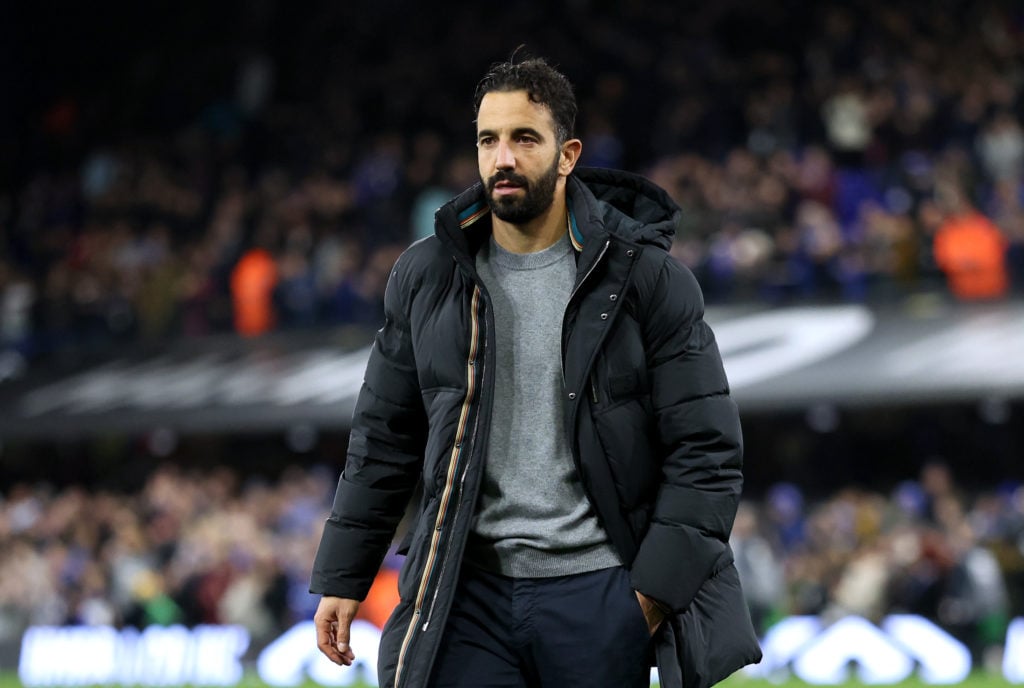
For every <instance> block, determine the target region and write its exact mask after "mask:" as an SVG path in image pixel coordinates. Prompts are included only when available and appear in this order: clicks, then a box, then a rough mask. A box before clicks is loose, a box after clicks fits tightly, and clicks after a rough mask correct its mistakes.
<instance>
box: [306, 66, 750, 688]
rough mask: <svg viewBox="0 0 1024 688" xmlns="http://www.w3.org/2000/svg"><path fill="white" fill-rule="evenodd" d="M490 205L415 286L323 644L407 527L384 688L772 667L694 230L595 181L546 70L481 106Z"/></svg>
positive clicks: (326, 575) (562, 683)
mask: <svg viewBox="0 0 1024 688" xmlns="http://www.w3.org/2000/svg"><path fill="white" fill-rule="evenodd" d="M475 105H476V114H477V120H476V125H477V152H478V162H479V167H480V179H481V182H480V184H477V185H475V186H474V187H472V188H471V189H469V190H468V191H466V192H464V193H463V194H461V195H460V196H458V197H457V198H455V199H453V200H452V201H451V202H449V203H448V204H446V205H445V206H443V207H442V208H441V209H440V210H439V211H438V212H437V218H436V232H435V236H433V237H428V238H427V239H424V240H422V241H420V242H417V243H416V244H414V245H413V246H412V247H410V248H409V249H408V250H407V251H406V252H405V253H404V254H403V255H402V257H401V258H399V260H398V261H397V263H396V265H395V268H394V270H393V271H392V274H391V278H390V282H389V286H388V289H387V294H386V296H385V311H386V313H385V315H386V319H385V323H384V326H383V327H382V328H381V330H380V331H379V332H378V334H377V338H376V341H375V344H374V347H373V350H372V353H371V355H370V361H369V364H368V366H367V371H366V378H365V382H364V385H363V388H362V390H361V392H360V396H359V401H358V402H357V405H356V410H355V414H354V417H353V427H352V435H351V440H350V443H349V454H348V459H347V463H346V466H345V469H344V471H343V474H342V476H341V478H340V480H339V483H338V490H337V494H336V497H335V501H334V507H333V509H332V513H331V516H330V518H329V519H328V521H327V523H326V526H325V529H324V534H323V539H322V541H321V544H320V549H319V551H318V553H317V557H316V561H315V564H314V570H313V580H312V585H311V591H312V592H314V593H319V594H322V595H323V597H322V599H321V602H320V606H319V608H318V610H317V613H316V617H315V621H316V626H317V643H318V645H319V647H320V649H321V651H323V652H324V654H326V655H327V656H328V657H329V658H330V659H331V660H332V661H334V662H336V663H339V664H346V665H347V664H350V663H351V662H352V661H353V659H354V651H353V648H350V647H349V645H348V641H349V624H350V623H351V621H352V618H353V617H354V616H355V614H356V611H357V609H358V605H359V600H361V599H363V598H364V597H365V595H366V592H367V590H368V589H369V587H370V584H371V582H372V580H373V577H374V574H375V572H376V571H377V567H378V566H379V564H380V562H381V560H382V558H383V556H384V554H385V552H386V550H387V548H388V546H389V545H390V543H391V539H392V537H393V534H394V531H395V529H396V526H397V524H398V522H399V520H400V519H401V517H402V515H403V513H404V510H405V508H406V504H407V502H408V501H409V499H410V496H411V495H412V494H413V491H414V490H415V488H416V487H417V484H421V485H422V498H421V500H420V501H419V504H418V505H417V506H416V507H415V515H416V519H415V523H414V525H413V526H412V527H411V528H410V530H409V535H408V536H407V537H406V541H405V542H404V543H403V544H402V547H401V548H400V551H402V552H407V559H406V561H405V564H404V566H403V569H402V572H401V574H400V576H399V592H400V596H401V602H400V603H399V605H398V607H397V608H396V609H395V611H394V613H393V614H392V616H391V618H390V620H389V621H388V623H387V625H386V627H385V629H384V632H383V636H382V639H381V645H380V654H379V677H380V681H381V685H382V686H396V687H397V688H415V687H420V686H431V687H432V688H433V687H440V686H466V687H469V686H472V687H474V688H477V687H480V686H519V687H523V686H545V687H547V686H552V687H557V688H568V687H570V686H609V687H612V686H614V687H615V688H619V687H633V686H637V687H638V686H646V685H647V684H648V680H649V679H648V677H649V667H650V660H651V658H652V656H654V655H656V657H657V662H658V666H659V669H660V675H661V682H662V686H683V685H685V686H687V687H691V686H692V687H696V686H707V685H710V684H711V683H714V682H715V681H717V680H719V679H721V678H723V677H725V676H726V675H728V674H729V673H731V672H732V671H734V670H735V669H737V668H739V667H740V666H742V665H744V664H746V663H748V662H752V661H757V660H758V659H759V658H760V651H759V649H758V647H757V642H756V638H755V637H754V635H753V630H752V628H751V626H750V618H749V614H748V612H747V610H746V607H745V606H744V604H743V598H742V591H741V590H740V587H739V581H738V578H737V575H736V571H735V568H734V567H733V566H732V555H731V552H730V551H729V548H728V544H727V542H728V537H729V531H730V529H731V526H732V520H733V516H734V514H735V510H736V505H737V501H738V499H739V493H740V487H741V483H742V475H741V465H742V443H741V436H740V427H739V421H738V417H737V412H736V408H735V405H734V404H733V402H732V400H731V399H730V397H729V391H728V383H727V381H726V378H725V374H724V371H723V369H722V365H721V359H720V357H719V354H718V350H717V347H716V345H715V341H714V337H713V335H712V333H711V331H710V329H709V328H708V327H707V325H706V324H705V323H704V321H703V320H702V312H703V303H702V297H701V294H700V290H699V288H698V286H697V284H696V282H695V280H694V279H693V277H692V275H691V274H690V273H689V272H688V271H687V270H686V269H685V268H683V267H682V266H680V265H679V264H678V263H677V262H675V261H674V260H673V259H671V258H670V257H669V256H668V254H667V252H666V249H667V248H668V247H669V244H670V239H671V234H672V230H673V226H674V225H675V222H676V218H677V215H678V213H679V210H678V208H677V207H676V205H675V204H674V203H673V202H672V201H671V200H670V199H669V198H668V196H667V195H666V194H665V192H664V191H662V190H661V189H659V188H657V187H655V186H653V185H652V184H651V183H649V182H647V181H646V180H644V179H642V178H640V177H636V176H633V175H630V174H626V173H623V172H616V171H610V170H584V169H580V170H577V169H576V163H577V161H578V160H579V157H580V153H581V150H582V143H581V142H580V141H579V140H578V139H575V138H572V135H573V126H574V120H575V116H576V103H575V98H574V96H573V93H572V87H571V86H570V84H569V82H568V80H567V79H566V78H565V77H564V76H563V75H561V74H560V73H558V72H557V71H555V70H554V69H552V68H551V67H550V66H548V65H547V64H546V63H545V62H544V61H542V60H536V59H534V60H526V61H523V62H520V63H511V62H510V63H503V64H499V65H496V66H495V67H494V68H492V70H491V71H490V72H489V73H488V74H487V75H486V76H485V77H484V79H483V80H482V81H481V82H480V84H479V85H478V87H477V93H476V99H475Z"/></svg>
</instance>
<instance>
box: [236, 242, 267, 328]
mask: <svg viewBox="0 0 1024 688" xmlns="http://www.w3.org/2000/svg"><path fill="white" fill-rule="evenodd" d="M277 279H278V274H277V261H275V260H274V256H272V255H271V253H270V251H268V250H267V249H266V248H264V247H262V246H259V245H257V246H254V247H253V248H251V249H249V250H248V251H246V252H245V253H244V254H243V255H242V257H241V258H240V259H239V260H238V263H237V264H236V265H235V269H234V270H232V272H231V301H232V303H233V305H234V311H235V331H237V332H238V333H239V334H241V335H243V336H246V337H253V336H256V335H259V334H263V333H264V332H267V331H269V330H271V329H273V327H274V324H275V322H276V317H275V313H274V287H276V286H277Z"/></svg>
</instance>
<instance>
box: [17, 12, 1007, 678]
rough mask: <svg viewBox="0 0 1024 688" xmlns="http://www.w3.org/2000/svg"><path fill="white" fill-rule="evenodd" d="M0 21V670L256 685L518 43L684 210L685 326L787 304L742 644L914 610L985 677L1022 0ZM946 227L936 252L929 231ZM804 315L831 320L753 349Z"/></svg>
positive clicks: (299, 607) (594, 130) (303, 579)
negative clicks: (105, 629)
mask: <svg viewBox="0 0 1024 688" xmlns="http://www.w3.org/2000/svg"><path fill="white" fill-rule="evenodd" d="M2 14H3V20H2V21H0V94H2V96H0V377H2V382H0V417H2V418H0V441H2V448H0V449H2V454H0V495H2V499H0V672H7V673H8V674H9V673H10V672H12V671H14V670H16V668H17V667H18V662H19V653H21V652H22V650H23V649H24V645H23V643H22V639H23V637H24V634H25V632H26V630H27V629H29V628H32V627H51V626H71V625H78V624H86V625H95V626H105V625H110V626H113V627H114V628H117V629H121V628H126V627H139V628H144V627H147V626H173V625H175V624H182V625H184V626H185V627H186V628H195V627H197V626H203V625H210V624H213V625H237V626H241V627H243V628H245V629H246V632H247V634H248V637H249V638H251V644H250V647H249V650H248V651H247V653H246V655H245V658H246V666H247V667H251V666H252V665H253V662H254V661H255V656H256V653H257V652H258V650H259V649H260V648H262V647H265V646H267V645H268V644H270V643H272V642H273V641H275V640H276V639H279V638H281V637H282V635H283V634H285V633H287V632H288V631H289V629H292V628H293V627H295V626H296V624H299V623H301V622H303V621H305V620H308V619H309V618H310V617H311V615H312V611H313V609H314V606H315V602H316V600H315V599H314V598H312V597H311V596H310V595H308V594H307V593H306V592H305V587H306V584H307V582H308V580H307V577H308V569H309V565H310V563H311V561H312V555H313V551H314V548H315V545H316V541H317V537H318V535H319V528H320V523H321V522H322V519H323V518H324V516H325V515H326V513H327V509H328V507H329V499H330V496H331V494H332V492H333V488H334V483H335V480H336V476H337V472H338V470H339V468H340V466H341V463H342V461H343V457H344V450H345V443H346V437H345V429H346V423H347V415H346V414H347V413H348V411H349V410H350V395H351V389H350V387H351V386H352V385H353V384H355V385H358V362H359V355H360V353H359V352H360V351H362V350H363V347H365V345H366V343H367V342H368V341H369V338H370V337H371V336H372V332H373V329H374V328H375V327H376V325H377V322H378V320H379V317H380V301H381V297H382V292H383V285H384V281H385V279H386V276H387V274H388V271H389V269H390V265H391V263H392V262H393V261H394V259H395V257H396V256H397V255H398V253H399V252H400V251H401V250H402V248H403V247H404V246H406V245H407V244H408V243H409V242H410V241H411V240H413V239H415V238H416V237H418V236H422V235H423V234H424V233H425V232H428V231H430V222H431V217H432V212H433V209H434V208H436V207H437V205H439V204H440V203H441V202H443V201H444V200H446V199H447V197H449V196H450V195H451V194H452V193H453V192H454V191H456V190H458V189H460V188H462V187H464V186H466V185H468V184H469V183H471V182H472V181H474V178H475V174H476V172H475V159H474V151H473V148H472V132H473V126H472V112H471V95H472V90H473V86H474V85H475V82H476V80H477V79H478V78H479V76H480V75H481V74H482V73H483V71H484V70H485V69H486V67H487V66H488V65H489V64H490V63H491V62H493V61H495V60H498V59H502V58H505V57H507V56H508V55H510V54H511V53H512V51H513V50H514V49H515V48H516V47H517V46H519V45H521V44H525V46H526V51H527V52H529V53H533V54H538V55H542V56H545V57H547V58H549V59H550V60H551V61H552V62H553V63H555V64H556V65H558V66H559V67H560V68H562V69H563V70H564V71H565V72H566V73H567V74H568V75H569V76H570V78H571V79H572V80H573V82H574V83H575V84H576V86H577V91H578V97H579V100H580V105H581V114H580V118H579V121H578V133H579V134H580V135H581V137H582V138H583V139H584V143H585V146H584V157H583V162H584V164H589V165H596V166H615V167H622V168H626V169H630V170H634V171H637V172H640V173H643V174H646V175H648V176H649V177H651V178H652V179H654V180H656V181H657V182H659V183H660V184H662V185H663V186H665V187H666V188H667V189H668V190H669V191H670V193H671V194H672V195H673V197H674V198H676V200H677V201H679V202H680V204H681V205H682V206H683V208H684V210H685V211H686V212H685V214H684V218H683V221H682V223H681V225H680V227H679V228H678V235H677V240H676V243H675V246H674V248H673V252H674V253H675V254H676V255H677V257H678V258H679V259H680V260H682V261H683V262H685V263H686V264H687V265H689V266H690V267H691V268H692V269H693V270H694V272H695V273H696V274H697V275H698V277H699V279H700V280H701V283H702V285H703V287H704V289H705V293H706V297H707V302H708V306H709V318H711V319H712V320H713V322H715V323H716V324H717V323H721V325H722V326H723V327H724V328H726V329H728V324H729V323H730V322H734V323H735V322H740V323H747V324H748V327H747V329H741V330H740V331H739V335H743V334H744V333H745V332H749V331H750V329H749V327H752V326H751V325H749V323H751V322H760V321H751V320H750V318H756V316H757V315H758V314H768V315H772V314H774V315H775V316H785V317H784V318H782V320H781V322H783V324H784V325H785V327H783V328H782V329H779V327H780V326H778V325H777V324H776V326H775V327H776V328H775V329H772V328H771V327H769V328H768V330H766V331H765V332H764V333H762V335H761V340H760V341H759V342H755V343H756V344H757V345H758V346H761V347H766V348H767V354H766V357H760V358H758V357H756V356H755V357H752V358H751V357H749V354H750V351H749V350H747V349H748V348H749V347H750V346H753V344H751V343H750V342H747V343H746V344H744V342H743V341H741V340H742V339H743V337H742V336H738V338H737V339H736V340H735V341H734V342H732V344H731V353H732V354H735V355H734V356H730V355H728V354H729V353H730V351H727V352H726V353H727V355H726V362H727V367H729V372H730V375H731V376H734V377H737V378H738V377H742V374H741V373H740V370H741V368H740V366H741V364H742V365H745V366H746V367H745V368H743V370H744V371H746V370H747V369H748V368H753V370H754V372H753V373H752V374H753V375H754V378H752V379H751V381H750V382H749V384H744V385H738V387H737V398H738V399H739V401H740V404H741V411H742V413H743V421H744V427H745V434H746V440H747V470H746V475H747V487H746V492H745V499H744V504H743V507H742V509H741V512H740V515H739V516H738V519H737V527H736V535H735V538H734V543H733V544H734V547H735V549H736V551H737V555H738V560H739V562H740V564H741V571H742V573H743V575H744V577H745V580H746V581H747V592H748V595H749V596H750V600H749V602H750V605H751V610H752V613H753V615H754V618H755V621H756V622H757V623H758V625H759V627H760V628H761V629H762V631H765V632H767V631H768V629H770V628H772V627H773V624H777V622H779V620H781V619H784V618H786V617H792V616H813V617H819V618H821V619H824V620H826V621H834V620H836V619H840V618H843V617H844V616H847V615H855V616H860V617H863V618H865V619H868V620H870V621H871V622H872V623H874V624H882V623H883V622H884V620H885V619H886V618H888V617H889V616H890V615H893V614H913V615H918V616H920V617H923V618H926V619H930V620H932V621H934V622H935V623H937V624H939V625H940V626H941V627H943V628H944V629H946V630H947V631H948V632H949V633H950V634H952V635H953V636H955V637H956V638H958V639H959V640H960V641H962V642H963V643H964V644H965V645H966V646H967V647H968V648H969V650H970V652H971V654H972V665H973V667H974V668H975V670H978V671H983V672H986V673H987V675H991V676H1000V675H1002V671H1003V667H1005V666H1006V664H1005V660H1006V658H1005V657H1004V656H1003V655H1004V650H1006V649H1007V647H1008V646H1007V645H1006V638H1007V637H1008V636H1007V633H1008V630H1009V629H1010V628H1012V626H1011V622H1012V620H1013V619H1015V618H1019V617H1022V616H1024V489H1022V482H1021V480H1022V478H1024V462H1022V458H1024V456H1022V454H1024V403H1022V399H1024V374H1022V373H1021V365H1022V363H1021V360H1020V359H1022V358H1024V357H1022V356H1021V352H1022V351H1024V343H1022V337H1024V334H1022V333H1024V316H1022V312H1021V305H1022V297H1024V187H1022V172H1024V129H1022V124H1021V123H1022V116H1024V98H1022V96H1024V61H1022V60H1024V33H1022V31H1024V7H1021V6H1020V5H1019V3H1015V2H1012V1H1005V2H999V1H996V0H986V1H978V2H962V1H958V0H939V1H936V2H930V3H915V2H880V1H877V2H876V1H874V0H858V1H855V2H843V3H829V2H802V1H799V0H752V1H743V2H740V1H728V0H722V1H720V2H716V3H690V2H684V3H679V2H669V1H667V0H666V1H658V0H655V1H651V2H639V1H636V2H601V1H597V0H591V1H588V0H562V1H559V2H552V3H532V2H527V1H516V2H510V3H503V4H488V3H474V4H465V5H453V4H447V5H445V6H444V7H441V6H439V5H438V6H432V5H431V3H412V2H407V1H404V0H379V1H378V2H374V3H368V4H364V3H335V2H312V3H307V4H304V5H303V6H301V7H298V6H294V5H292V4H286V3H283V2H277V1H275V0H257V1H255V2H222V3H209V4H205V3H165V2H159V3H151V4H134V3H131V4H130V3H118V2H109V3H93V4H71V3H56V2H40V3H34V4H31V5H30V4H28V3H12V4H10V5H7V6H5V7H4V9H3V12H2ZM957 218H959V219H960V220H961V221H962V222H961V223H960V224H961V225H963V224H967V225H969V231H970V232H971V233H970V234H968V237H969V239H968V240H967V241H966V242H964V241H959V242H958V241H957V240H956V239H948V240H944V239H940V238H939V237H941V236H942V235H943V234H944V233H945V234H946V235H947V236H952V233H953V229H952V225H953V224H954V222H953V220H955V219H957ZM939 245H942V246H944V247H943V248H941V249H939V250H936V247H937V246H939ZM963 261H968V262H971V263H973V264H975V265H980V268H978V269H977V270H975V271H974V272H973V273H971V275H969V276H967V277H966V278H965V277H964V275H963V273H958V272H956V268H955V266H956V265H957V264H960V263H962V262H963ZM744 318H747V320H744ZM787 318H788V319H787ZM826 318H834V319H828V320H823V319H826ZM823 321H824V322H827V323H830V324H835V326H836V328H838V329H839V330H841V329H842V326H843V323H847V324H850V323H852V325H851V327H853V328H854V329H855V330H857V327H858V326H857V325H856V323H861V325H862V327H861V328H860V329H859V330H857V332H855V333H853V334H851V335H850V338H849V341H847V342H846V343H845V344H843V345H840V344H837V345H836V347H838V348H833V349H828V347H825V349H822V350H821V351H819V352H818V353H817V354H815V355H813V356H811V355H808V354H806V352H804V354H802V355H803V356H804V358H802V359H800V360H792V361H790V362H789V363H788V364H787V365H785V366H782V367H772V366H773V365H774V364H775V363H777V362H778V357H779V356H783V354H784V353H785V352H786V351H789V349H787V348H786V347H785V346H781V348H777V349H773V348H772V347H773V346H778V342H777V341H776V340H778V339H785V338H786V336H787V333H789V332H792V331H793V330H800V331H803V330H804V329H807V328H810V329H811V330H813V329H814V323H815V322H823ZM864 323H868V324H866V325H865V324H864ZM734 329H735V328H734ZM832 334H835V333H834V332H833V333H832ZM826 335H828V333H825V334H822V333H818V334H809V335H808V338H809V339H811V340H815V341H817V340H820V339H821V338H822V337H825V338H826V339H827V338H828V337H827V336H826ZM944 335H945V338H944ZM965 342H966V344H965ZM726 344H730V342H728V341H723V346H725V345H726ZM783 344H784V342H783ZM922 347H923V348H922ZM929 347H931V348H929ZM795 348H796V349H800V347H799V346H796V347H795ZM893 349H898V350H899V351H900V352H902V358H900V359H898V360H896V361H895V362H893V361H890V360H888V359H886V358H885V357H886V356H887V355H888V354H890V353H891V352H892V351H893ZM331 352H334V354H335V356H334V357H332V353H331ZM790 353H791V352H790ZM300 354H301V355H300ZM307 354H308V355H307ZM744 355H747V356H748V358H747V359H746V362H745V364H743V363H742V361H743V356H744ZM346 356H349V357H348V358H346ZM773 356H775V358H773ZM908 357H909V358H908ZM915 357H916V358H915ZM798 358H799V356H798ZM364 360H365V359H364ZM900 361H902V363H900ZM894 365H896V366H897V368H893V367H892V366H894ZM915 365H916V367H915ZM353 366H354V367H355V369H356V371H357V372H356V373H355V375H356V378H355V382H353V377H352V376H353V373H352V372H351V369H352V368H353ZM899 366H902V367H899ZM758 369H765V370H767V369H770V370H771V371H772V374H771V375H768V376H767V377H765V376H762V378H757V370H758ZM908 370H909V371H910V372H907V371H908ZM96 371H100V373H99V374H97V373H96ZM111 371H113V373H111ZM252 371H258V374H257V373H252ZM903 373H906V374H903ZM743 374H746V373H745V372H744V373H743ZM755 378H756V379H755ZM281 380H284V381H285V382H282V383H281V384H278V381H281ZM325 381H326V382H327V383H328V384H324V383H325ZM336 382H337V386H335V383H336ZM211 390H214V391H211ZM394 565H395V562H394V561H389V562H388V566H389V567H393V566H394ZM391 570H392V569H390V568H386V569H385V574H384V575H385V576H387V575H392V574H389V573H388V571H391ZM382 589H385V588H382ZM379 602H380V604H381V606H382V607H383V608H384V609H385V610H386V606H387V603H388V600H387V594H386V593H384V594H383V596H382V597H381V598H380V600H379ZM382 613H384V612H383V611H381V610H380V609H377V610H376V611H375V610H374V609H373V605H367V616H368V618H369V620H370V621H376V622H377V623H379V622H380V614H382ZM312 644H313V643H312V638H310V639H309V645H310V647H312ZM1019 647H1021V653H1024V642H1022V644H1021V645H1020V646H1019ZM1015 666H1017V665H1015ZM1019 671H1020V673H1019V674H1017V676H1018V677H1024V668H1020V669H1019ZM54 675H55V674H54ZM54 675H50V679H48V680H49V681H50V682H51V683H59V682H60V681H59V680H58V679H57V678H53V676H54ZM66 680H67V681H70V682H73V681H74V680H77V679H66ZM1018 680H1024V678H1018ZM40 681H42V682H43V683H45V682H46V680H43V679H40Z"/></svg>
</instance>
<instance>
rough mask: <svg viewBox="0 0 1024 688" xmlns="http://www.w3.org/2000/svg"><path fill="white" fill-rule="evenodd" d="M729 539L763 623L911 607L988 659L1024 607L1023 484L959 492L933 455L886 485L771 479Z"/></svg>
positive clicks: (878, 614)
mask: <svg viewBox="0 0 1024 688" xmlns="http://www.w3.org/2000/svg"><path fill="white" fill-rule="evenodd" d="M731 544H732V546H733V549H734V551H735V553H736V562H737V568H738V569H739V571H740V577H741V579H742V580H743V583H744V593H745V594H746V595H747V601H748V605H749V607H750V610H751V615H752V617H753V619H754V622H755V625H757V626H758V627H759V628H760V629H762V630H765V629H766V628H768V627H769V626H770V625H771V624H772V623H773V622H774V621H776V620H778V619H779V618H781V617H783V616H789V615H814V616H821V617H822V618H823V619H824V620H825V621H826V622H828V621H835V620H837V619H838V618H841V617H842V616H846V615H850V614H856V615H859V616H862V617H864V618H867V619H869V620H872V621H874V622H876V623H878V622H881V620H882V619H883V618H884V617H885V616H887V615H889V614H915V615H921V616H924V617H926V618H928V619H930V620H932V621H933V622H935V623H937V624H939V625H940V626H942V627H943V628H945V629H946V630H947V631H950V632H951V633H952V634H953V635H954V636H956V637H957V638H959V639H960V640H961V641H962V642H964V643H965V644H966V645H967V646H968V647H969V648H970V650H971V653H972V655H973V656H974V658H975V661H976V662H978V663H979V664H978V665H979V666H981V665H985V666H990V665H992V666H995V667H998V663H999V660H1000V658H1001V651H1002V646H1003V644H1004V642H1005V639H1006V629H1007V625H1008V622H1009V621H1010V620H1011V619H1012V618H1015V617H1018V616H1020V615H1021V614H1024V486H1022V485H1020V484H1019V483H1013V484H1009V483H1008V484H1006V485H1003V486H1000V487H999V488H998V489H994V490H992V491H988V492H980V493H973V494H968V493H966V492H965V491H964V490H962V489H961V488H959V487H958V486H957V484H956V481H955V480H954V478H953V475H952V473H951V471H950V469H949V467H948V466H947V465H946V464H945V463H943V462H939V461H935V462H930V463H928V464H927V465H925V466H924V468H923V469H922V471H921V474H920V476H919V478H918V479H915V480H907V481H903V482H901V483H899V484H898V485H897V486H895V487H894V488H893V489H892V490H891V491H890V492H889V493H888V494H885V493H882V492H880V491H877V490H870V489H859V488H853V487H851V488H847V489H843V490H840V491H838V492H837V493H835V494H832V495H829V496H827V497H825V498H823V499H811V498H810V497H808V496H806V495H805V494H804V492H803V491H802V490H801V488H800V487H798V486H796V485H794V484H791V483H779V484H776V485H774V486H772V487H771V488H770V489H769V490H768V491H767V492H766V494H765V496H764V498H763V499H762V500H758V501H756V502H751V501H747V502H744V503H743V504H741V507H740V509H739V512H738V514H737V516H736V522H735V527H734V530H733V536H732V541H731ZM993 663H994V664H993Z"/></svg>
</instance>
